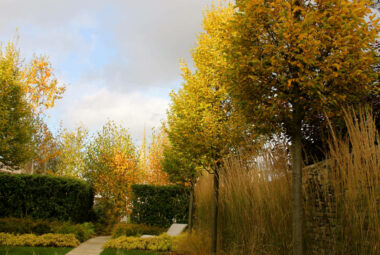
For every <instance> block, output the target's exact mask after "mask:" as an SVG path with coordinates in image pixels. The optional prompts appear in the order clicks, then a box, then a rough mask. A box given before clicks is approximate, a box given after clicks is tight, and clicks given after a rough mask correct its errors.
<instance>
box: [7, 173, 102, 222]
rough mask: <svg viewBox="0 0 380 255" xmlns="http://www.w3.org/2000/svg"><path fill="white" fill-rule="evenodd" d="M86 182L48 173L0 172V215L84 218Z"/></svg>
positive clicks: (88, 200)
mask: <svg viewBox="0 0 380 255" xmlns="http://www.w3.org/2000/svg"><path fill="white" fill-rule="evenodd" d="M93 197H94V194H93V191H92V187H91V185H90V184H88V183H86V182H84V181H81V180H77V179H73V178H69V177H56V176H48V175H26V174H4V173H1V174H0V217H19V218H22V217H32V218H36V219H56V220H60V221H68V220H70V221H73V222H84V221H88V219H89V215H90V212H91V209H92V204H93Z"/></svg>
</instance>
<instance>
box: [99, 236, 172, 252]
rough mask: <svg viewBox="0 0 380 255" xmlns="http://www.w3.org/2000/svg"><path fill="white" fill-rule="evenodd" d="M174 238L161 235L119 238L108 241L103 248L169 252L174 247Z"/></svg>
mask: <svg viewBox="0 0 380 255" xmlns="http://www.w3.org/2000/svg"><path fill="white" fill-rule="evenodd" d="M174 239H175V237H170V236H168V235H167V234H162V235H160V236H157V237H150V238H141V237H127V236H121V237H118V238H116V239H110V240H108V241H107V242H106V243H105V244H104V245H103V248H104V249H106V248H113V249H126V250H146V251H171V250H172V249H173V246H174V242H175V241H174Z"/></svg>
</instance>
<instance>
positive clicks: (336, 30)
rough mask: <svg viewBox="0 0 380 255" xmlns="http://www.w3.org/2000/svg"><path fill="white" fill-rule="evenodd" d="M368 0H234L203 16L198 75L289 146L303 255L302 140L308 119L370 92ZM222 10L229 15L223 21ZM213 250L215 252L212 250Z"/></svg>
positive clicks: (372, 22)
mask: <svg viewBox="0 0 380 255" xmlns="http://www.w3.org/2000/svg"><path fill="white" fill-rule="evenodd" d="M371 4H372V1H369V0H368V1H367V0H363V1H349V0H329V1H325V0H316V1H302V0H285V1H284V0H271V1H266V0H238V1H236V4H235V5H234V6H232V5H229V6H228V7H226V8H225V7H223V6H222V7H214V8H211V9H210V11H208V12H207V13H206V19H205V21H204V22H205V24H206V25H205V26H204V28H205V32H204V33H203V34H202V35H201V37H202V38H203V40H205V41H209V42H212V43H211V44H209V45H211V47H209V48H208V49H206V52H211V53H212V55H213V56H214V58H210V59H209V60H207V59H205V61H204V63H203V65H204V66H205V67H206V69H204V70H207V69H208V70H207V71H206V72H204V75H206V76H208V77H212V78H213V79H215V80H218V81H219V82H221V83H223V84H224V85H225V87H226V90H227V93H228V94H229V95H230V96H231V99H232V100H233V101H234V102H235V105H237V106H239V108H240V109H242V112H244V115H245V116H246V117H247V119H249V120H250V122H251V123H252V125H253V126H254V127H255V130H256V132H261V133H264V134H271V133H273V132H274V131H276V130H280V131H282V132H283V133H284V134H286V136H287V137H288V138H289V139H290V141H291V146H292V174H293V182H292V185H293V190H292V200H293V201H292V208H293V248H294V252H293V253H294V254H296V255H299V254H302V253H303V246H302V244H303V239H302V229H303V226H302V222H303V215H302V200H303V198H302V171H301V169H302V160H303V158H302V145H303V144H302V140H303V138H304V137H303V136H304V135H307V134H304V133H303V130H304V129H305V128H306V127H307V126H308V125H312V121H313V119H314V118H315V116H318V115H319V116H321V115H322V116H325V118H326V117H328V118H335V117H339V115H341V113H342V111H341V109H342V106H344V105H358V104H360V103H361V102H362V101H363V99H365V98H366V97H367V96H368V95H369V94H370V93H375V94H378V93H379V88H378V83H376V82H375V83H374V81H375V80H376V78H377V74H376V73H375V72H374V68H373V67H374V65H375V64H376V63H377V58H376V54H375V52H374V50H373V47H372V45H373V44H374V43H375V39H376V38H377V36H378V32H379V28H380V27H379V23H378V20H377V19H376V16H375V15H373V14H371V11H370V9H369V6H371ZM221 13H230V15H229V16H228V15H227V16H226V17H225V18H224V19H221V18H220V15H221ZM213 252H214V253H215V250H213Z"/></svg>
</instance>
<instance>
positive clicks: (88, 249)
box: [66, 236, 110, 255]
mask: <svg viewBox="0 0 380 255" xmlns="http://www.w3.org/2000/svg"><path fill="white" fill-rule="evenodd" d="M109 238H110V236H98V237H95V238H92V239H90V240H87V241H86V242H84V243H82V244H81V245H79V246H78V247H77V248H75V249H73V250H71V251H70V252H69V253H67V254H66V255H99V254H100V253H102V251H103V249H102V246H103V244H104V243H105V242H106V241H107V240H108V239H109Z"/></svg>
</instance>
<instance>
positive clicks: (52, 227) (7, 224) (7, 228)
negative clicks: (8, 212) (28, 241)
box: [0, 218, 95, 242]
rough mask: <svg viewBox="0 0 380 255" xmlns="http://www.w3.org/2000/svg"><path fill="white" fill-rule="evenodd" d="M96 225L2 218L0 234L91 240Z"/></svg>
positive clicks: (0, 220) (81, 240)
mask: <svg viewBox="0 0 380 255" xmlns="http://www.w3.org/2000/svg"><path fill="white" fill-rule="evenodd" d="M94 228H95V227H94V224H92V223H87V222H86V223H82V224H72V223H69V222H58V221H48V220H41V219H38V220H33V219H31V218H2V219H0V232H3V233H10V234H36V235H42V234H47V233H56V234H74V235H75V237H76V238H77V239H78V240H79V241H80V242H83V241H86V240H88V239H90V238H91V237H92V236H93V235H94V234H95V230H94Z"/></svg>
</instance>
